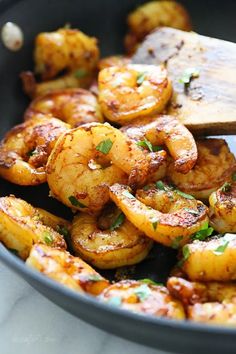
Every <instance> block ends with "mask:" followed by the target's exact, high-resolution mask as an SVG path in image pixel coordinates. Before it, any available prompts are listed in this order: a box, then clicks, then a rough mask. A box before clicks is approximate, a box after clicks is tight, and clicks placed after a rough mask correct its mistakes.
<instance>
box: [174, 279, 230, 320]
mask: <svg viewBox="0 0 236 354" xmlns="http://www.w3.org/2000/svg"><path fill="white" fill-rule="evenodd" d="M167 287H168V290H169V291H170V294H171V295H173V297H174V298H177V299H179V300H180V301H181V302H182V303H184V304H185V306H186V311H187V317H188V319H190V320H193V321H197V322H205V323H212V324H224V325H233V326H236V315H235V314H236V295H235V294H236V285H235V283H226V284H220V283H214V282H213V283H205V284H204V283H192V282H189V281H187V280H185V279H181V278H174V277H173V278H170V279H169V280H168V282H167Z"/></svg>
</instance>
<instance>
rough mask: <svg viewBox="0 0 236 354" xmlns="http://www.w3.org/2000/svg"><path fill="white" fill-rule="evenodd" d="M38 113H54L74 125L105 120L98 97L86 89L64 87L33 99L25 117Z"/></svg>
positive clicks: (28, 117)
mask: <svg viewBox="0 0 236 354" xmlns="http://www.w3.org/2000/svg"><path fill="white" fill-rule="evenodd" d="M37 113H42V114H52V115H53V117H56V118H58V119H61V120H63V121H65V122H66V123H68V124H69V125H70V126H72V127H77V126H79V125H81V124H85V123H91V122H102V121H103V118H102V115H101V112H100V108H99V106H98V103H97V99H96V97H95V96H94V95H93V94H92V93H91V92H89V91H87V90H84V89H64V90H58V91H54V92H52V93H48V94H46V95H44V96H40V97H38V98H36V99H35V100H34V101H32V103H31V104H30V106H29V107H28V109H27V110H26V112H25V115H24V118H25V120H28V119H30V118H34V116H35V114H37Z"/></svg>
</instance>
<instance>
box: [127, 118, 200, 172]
mask: <svg viewBox="0 0 236 354" xmlns="http://www.w3.org/2000/svg"><path fill="white" fill-rule="evenodd" d="M121 131H122V132H124V133H125V134H126V135H127V136H128V137H129V138H130V139H132V140H135V141H136V142H140V141H141V142H142V141H144V142H145V139H146V140H148V141H149V142H150V143H151V144H152V145H153V146H156V145H166V146H167V148H168V150H169V152H170V154H171V156H172V158H173V159H174V168H175V170H176V171H177V172H180V173H187V172H189V171H190V170H191V169H192V168H193V166H194V165H195V163H196V161H197V156H198V153H197V146H196V143H195V140H194V138H193V136H192V134H191V133H190V132H189V130H188V129H187V128H186V127H185V126H184V125H182V124H181V123H180V122H179V121H178V120H177V119H176V118H175V117H171V116H157V117H150V118H149V117H147V118H145V119H138V120H136V121H135V122H133V123H132V124H131V125H128V126H124V127H122V128H121Z"/></svg>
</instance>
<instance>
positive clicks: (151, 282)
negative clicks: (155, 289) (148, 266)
mask: <svg viewBox="0 0 236 354" xmlns="http://www.w3.org/2000/svg"><path fill="white" fill-rule="evenodd" d="M139 281H141V282H142V283H144V284H151V285H159V286H164V284H163V283H156V282H155V281H154V280H152V279H149V278H145V279H140V280H139Z"/></svg>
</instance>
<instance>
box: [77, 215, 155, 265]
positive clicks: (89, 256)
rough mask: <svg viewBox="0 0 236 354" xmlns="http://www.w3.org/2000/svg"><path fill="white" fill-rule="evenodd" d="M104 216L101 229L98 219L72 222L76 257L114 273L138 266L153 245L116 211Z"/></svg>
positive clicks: (84, 216)
mask: <svg viewBox="0 0 236 354" xmlns="http://www.w3.org/2000/svg"><path fill="white" fill-rule="evenodd" d="M111 214H113V215H107V216H108V217H109V218H110V225H108V226H109V227H108V228H105V229H103V228H101V227H100V225H99V218H97V217H96V216H91V215H87V214H79V215H77V216H76V217H75V218H74V220H73V222H72V230H71V240H72V247H73V250H74V252H75V254H76V255H78V256H81V257H82V258H83V259H84V260H85V261H88V262H89V263H91V264H92V265H94V266H95V267H97V268H100V269H113V268H117V267H122V266H127V265H131V264H136V263H139V262H141V261H142V260H143V259H144V258H146V256H147V254H148V252H149V251H150V249H151V247H152V241H151V240H149V239H148V238H147V237H145V236H144V235H143V233H142V232H141V231H139V230H138V229H136V227H134V226H133V225H132V224H131V223H130V222H129V221H128V220H127V219H125V217H124V215H123V214H122V213H121V212H120V211H119V210H117V211H116V212H114V211H112V212H111ZM103 217H105V216H103Z"/></svg>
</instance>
